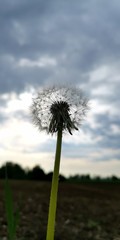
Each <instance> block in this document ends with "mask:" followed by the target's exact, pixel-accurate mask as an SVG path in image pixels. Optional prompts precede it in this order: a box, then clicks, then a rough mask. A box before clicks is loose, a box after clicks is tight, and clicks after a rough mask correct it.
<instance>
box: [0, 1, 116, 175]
mask: <svg viewBox="0 0 120 240" xmlns="http://www.w3.org/2000/svg"><path fill="white" fill-rule="evenodd" d="M0 6H1V7H0V29H1V34H0V35H1V36H0V166H2V165H3V164H4V163H5V162H6V161H7V162H12V163H17V164H20V165H21V166H22V167H24V168H26V167H28V168H33V167H34V166H35V165H39V166H40V167H41V168H42V169H44V171H45V172H46V173H48V172H50V171H52V170H53V164H54V152H55V147H56V146H55V145H56V136H51V135H47V134H46V133H43V132H39V131H38V130H37V128H35V127H34V126H33V124H32V121H31V116H30V109H29V107H30V105H31V103H32V98H33V97H34V96H35V93H36V91H37V90H38V89H41V88H42V87H44V86H49V85H52V84H59V83H65V84H68V86H70V85H71V86H77V87H80V88H81V89H83V91H84V93H85V95H86V96H87V97H88V98H89V99H90V107H91V110H90V111H89V113H88V115H87V118H86V120H85V121H84V122H83V124H82V126H81V128H80V130H79V132H77V131H76V132H74V134H73V136H71V135H69V134H65V135H64V137H63V146H62V159H61V170H60V171H61V173H62V174H63V175H65V176H67V177H68V176H69V175H74V174H85V175H86V174H90V175H91V176H96V175H99V176H102V177H107V176H112V175H115V176H117V177H120V145H119V141H120V111H119V105H120V98H119V86H120V28H119V22H120V14H119V13H120V2H119V1H117V0H115V1H111V2H110V1H107V0H101V1H95V0H86V1H84V0H81V1H79V0H76V1H72V0H69V1H64V0H61V1H56V0H51V1H42V0H41V1H38V0H34V1H32V0H29V1H28V0H26V1H24V0H21V1H18V0H13V1H9V0H5V1H0Z"/></svg>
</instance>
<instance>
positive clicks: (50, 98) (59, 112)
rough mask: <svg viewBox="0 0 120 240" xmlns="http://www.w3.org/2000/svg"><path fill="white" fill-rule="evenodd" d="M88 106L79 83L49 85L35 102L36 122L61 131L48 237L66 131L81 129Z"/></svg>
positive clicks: (49, 239) (51, 232) (51, 230)
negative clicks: (76, 85)
mask: <svg viewBox="0 0 120 240" xmlns="http://www.w3.org/2000/svg"><path fill="white" fill-rule="evenodd" d="M88 109H89V107H88V100H87V98H86V97H84V95H83V93H82V91H81V90H80V89H79V88H75V87H74V88H72V87H71V88H67V87H52V88H46V89H43V90H42V91H40V92H39V93H38V95H37V97H36V98H34V99H33V104H32V106H31V113H32V118H33V123H34V124H35V125H36V126H37V127H38V128H39V130H41V131H42V130H46V131H47V133H51V134H54V133H57V145H56V154H55V165H54V171H53V178H52V187H51V196H50V204H49V214H48V226H47V237H46V240H53V239H54V228H55V215H56V203H57V192H58V177H59V166H60V156H61V145H62V134H63V133H64V132H68V133H70V134H71V135H72V132H73V130H78V129H79V127H80V126H81V122H82V120H83V119H84V116H85V115H86V112H87V110H88Z"/></svg>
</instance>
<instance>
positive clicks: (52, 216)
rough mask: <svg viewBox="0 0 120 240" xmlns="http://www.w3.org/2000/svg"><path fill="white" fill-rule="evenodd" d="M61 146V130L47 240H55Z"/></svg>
mask: <svg viewBox="0 0 120 240" xmlns="http://www.w3.org/2000/svg"><path fill="white" fill-rule="evenodd" d="M61 145H62V130H59V131H58V134H57V145H56V155H55V164H54V172H53V177H52V187H51V196H50V205H49V214H48V226H47V237H46V240H54V231H55V230H54V229H55V215H56V205H57V192H58V179H59V167H60V156H61Z"/></svg>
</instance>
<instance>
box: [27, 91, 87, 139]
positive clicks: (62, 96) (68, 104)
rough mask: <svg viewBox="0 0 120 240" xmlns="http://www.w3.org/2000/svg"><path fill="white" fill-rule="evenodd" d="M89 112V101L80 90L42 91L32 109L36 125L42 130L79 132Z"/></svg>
mask: <svg viewBox="0 0 120 240" xmlns="http://www.w3.org/2000/svg"><path fill="white" fill-rule="evenodd" d="M87 110H88V100H87V98H86V97H84V96H83V93H82V91H81V90H80V89H77V88H66V87H60V88H58V87H53V88H47V89H44V90H43V91H40V92H39V93H38V95H37V97H36V98H35V99H33V104H32V107H31V111H32V118H33V122H34V124H35V125H36V126H37V127H38V128H39V129H40V130H46V131H47V132H48V133H52V134H53V133H55V132H57V131H58V130H60V129H61V130H62V131H63V132H65V131H68V132H69V133H70V134H72V130H78V128H79V127H80V126H81V122H82V120H83V118H84V116H85V115H86V112H87Z"/></svg>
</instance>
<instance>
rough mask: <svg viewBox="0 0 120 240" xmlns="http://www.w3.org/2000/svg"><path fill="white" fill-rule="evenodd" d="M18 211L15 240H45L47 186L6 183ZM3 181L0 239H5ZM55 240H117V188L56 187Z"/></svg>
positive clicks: (93, 185) (119, 214)
mask: <svg viewBox="0 0 120 240" xmlns="http://www.w3.org/2000/svg"><path fill="white" fill-rule="evenodd" d="M10 186H11V188H12V192H13V197H14V205H15V208H16V207H18V208H19V211H20V222H19V227H18V229H17V240H18V239H21V240H28V239H29V240H45V238H46V227H47V217H48V204H49V195H50V186H51V183H48V182H32V181H10ZM5 236H6V218H5V207H4V191H3V181H0V237H1V239H6V238H5ZM55 240H120V184H115V183H84V184H83V183H82V184H81V183H74V184H73V183H66V182H63V183H59V193H58V204H57V216H56V227H55Z"/></svg>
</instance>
